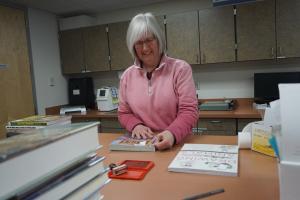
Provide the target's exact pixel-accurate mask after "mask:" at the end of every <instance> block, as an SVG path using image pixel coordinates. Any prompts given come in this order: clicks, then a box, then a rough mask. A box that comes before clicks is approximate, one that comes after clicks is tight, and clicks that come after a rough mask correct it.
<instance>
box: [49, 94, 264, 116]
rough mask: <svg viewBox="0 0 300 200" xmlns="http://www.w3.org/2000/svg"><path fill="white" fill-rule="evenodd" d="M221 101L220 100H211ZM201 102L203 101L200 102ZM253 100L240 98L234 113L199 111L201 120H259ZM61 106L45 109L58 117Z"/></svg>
mask: <svg viewBox="0 0 300 200" xmlns="http://www.w3.org/2000/svg"><path fill="white" fill-rule="evenodd" d="M211 100H220V99H211ZM200 102H201V100H200ZM252 103H253V99H251V98H239V99H236V105H235V109H234V110H232V111H199V118H200V119H201V118H240V119H243V118H247V119H259V118H261V116H262V115H261V114H260V113H259V112H258V111H257V110H256V109H254V108H253V107H252ZM60 107H61V106H53V107H49V108H46V109H45V112H46V114H47V115H58V114H59V110H60ZM72 118H73V119H84V118H85V119H99V120H100V119H101V118H102V119H103V118H115V119H117V118H118V113H117V112H116V111H115V112H100V111H98V110H96V109H88V111H87V113H86V114H80V113H72Z"/></svg>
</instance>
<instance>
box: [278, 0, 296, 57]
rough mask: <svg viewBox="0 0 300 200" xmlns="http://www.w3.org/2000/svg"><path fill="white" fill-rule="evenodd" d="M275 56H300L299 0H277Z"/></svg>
mask: <svg viewBox="0 0 300 200" xmlns="http://www.w3.org/2000/svg"><path fill="white" fill-rule="evenodd" d="M276 9H277V10H276V15H277V16H276V17H277V18H276V19H277V57H278V58H285V57H300V12H299V10H300V1H299V0H277V5H276Z"/></svg>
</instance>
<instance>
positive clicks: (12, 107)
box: [0, 5, 34, 139]
mask: <svg viewBox="0 0 300 200" xmlns="http://www.w3.org/2000/svg"><path fill="white" fill-rule="evenodd" d="M25 15H26V14H24V11H23V10H20V9H14V8H9V7H5V6H1V5H0V47H1V48H0V91H1V97H0V138H1V139H2V138H4V137H5V133H6V131H5V125H6V124H7V122H8V121H11V120H14V119H18V118H23V117H26V116H30V115H33V114H34V103H33V94H32V93H33V92H32V81H31V72H30V63H29V55H28V46H27V44H28V43H27V32H26V23H25Z"/></svg>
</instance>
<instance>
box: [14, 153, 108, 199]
mask: <svg viewBox="0 0 300 200" xmlns="http://www.w3.org/2000/svg"><path fill="white" fill-rule="evenodd" d="M103 160H104V157H98V156H93V157H90V158H87V159H85V160H83V161H82V162H79V163H77V164H74V165H71V166H70V167H68V168H67V169H65V170H62V171H61V172H59V173H57V174H55V175H53V176H52V177H49V178H48V179H45V181H44V182H42V183H40V184H38V185H37V186H35V187H33V188H31V189H30V190H28V191H25V192H24V193H21V194H19V195H16V197H17V198H18V199H22V200H30V199H36V200H43V199H45V200H47V199H62V198H65V197H66V196H68V195H69V194H71V193H72V192H74V191H76V190H77V189H78V188H80V187H81V186H83V185H85V184H86V183H88V182H89V181H91V180H93V179H94V178H95V177H99V176H101V177H102V179H103V181H106V180H108V176H107V171H108V170H109V169H108V168H107V167H105V166H104V164H103ZM103 184H104V183H103Z"/></svg>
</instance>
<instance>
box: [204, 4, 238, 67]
mask: <svg viewBox="0 0 300 200" xmlns="http://www.w3.org/2000/svg"><path fill="white" fill-rule="evenodd" d="M199 30H200V53H201V64H205V63H219V62H232V61H235V40H234V13H233V7H231V6H225V7H218V8H211V9H205V10H200V11H199Z"/></svg>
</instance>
